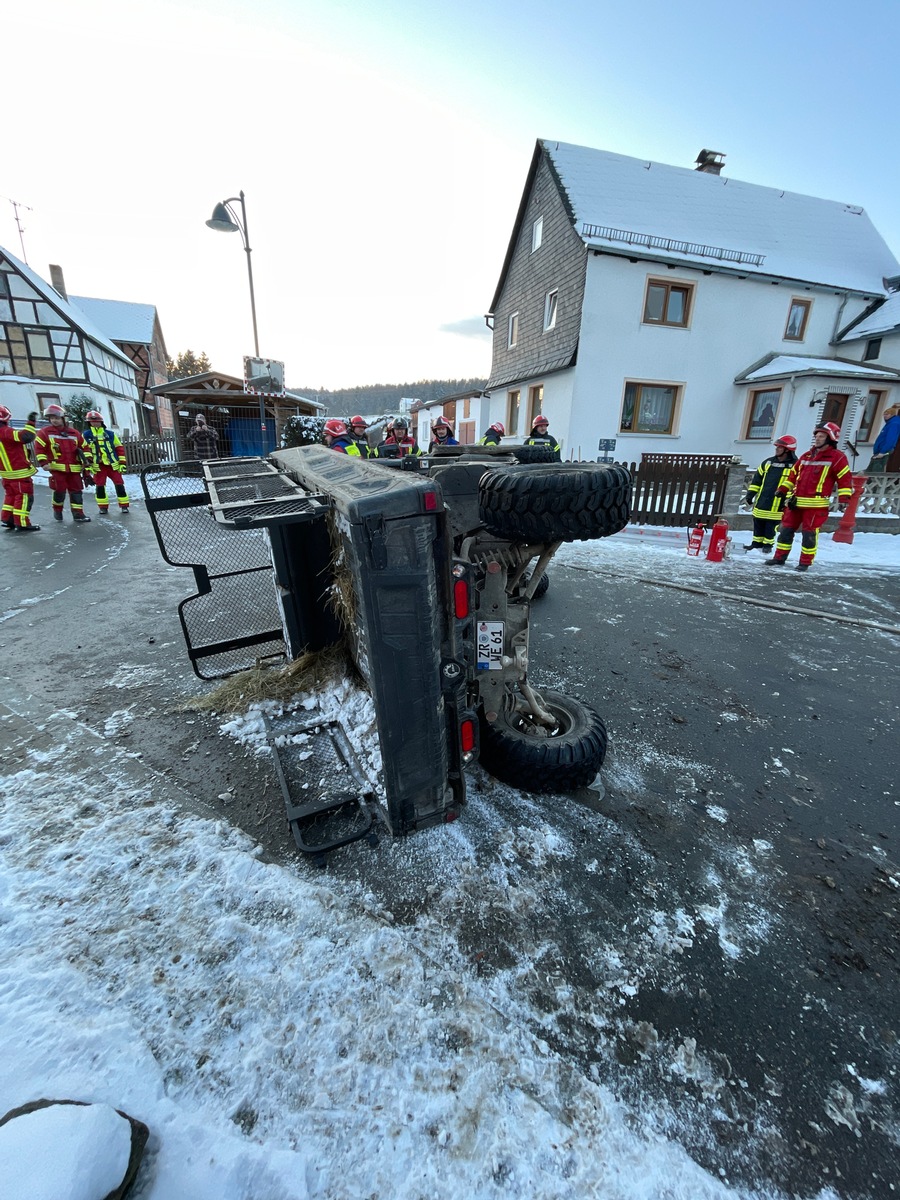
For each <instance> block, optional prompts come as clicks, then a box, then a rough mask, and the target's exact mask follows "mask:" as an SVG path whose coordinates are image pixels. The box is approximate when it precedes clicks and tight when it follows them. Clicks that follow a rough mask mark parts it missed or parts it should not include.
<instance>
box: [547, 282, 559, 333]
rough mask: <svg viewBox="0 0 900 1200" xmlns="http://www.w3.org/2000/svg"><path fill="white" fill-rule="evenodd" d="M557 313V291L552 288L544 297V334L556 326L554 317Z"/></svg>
mask: <svg viewBox="0 0 900 1200" xmlns="http://www.w3.org/2000/svg"><path fill="white" fill-rule="evenodd" d="M558 311H559V289H558V288H554V290H553V291H552V292H548V293H547V295H546V296H545V297H544V332H546V331H547V330H548V329H553V327H554V326H555V325H556V315H557V313H558Z"/></svg>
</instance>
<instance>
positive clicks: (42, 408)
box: [37, 392, 60, 416]
mask: <svg viewBox="0 0 900 1200" xmlns="http://www.w3.org/2000/svg"><path fill="white" fill-rule="evenodd" d="M37 402H38V411H39V412H40V414H41V416H43V415H44V413H45V412H46V411H47V405H48V404H59V402H60V401H59V396H58V395H57V394H56V392H38V394H37Z"/></svg>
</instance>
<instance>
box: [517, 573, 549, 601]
mask: <svg viewBox="0 0 900 1200" xmlns="http://www.w3.org/2000/svg"><path fill="white" fill-rule="evenodd" d="M530 579H531V576H530V575H529V576H528V577H527V578H526V579H525V580H524V581H523V587H526V588H527V587H528V583H529V580H530ZM549 587H550V576H549V575H548V574H547V572H546V571H545V572H544V573H543V575H542V576H541V578H540V582H539V583H538V585H537V587H536V588H535V589H534V595H533V596H532V597H531V599H532V600H540V598H541V596H546V595H547V589H548V588H549Z"/></svg>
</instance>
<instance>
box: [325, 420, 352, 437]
mask: <svg viewBox="0 0 900 1200" xmlns="http://www.w3.org/2000/svg"><path fill="white" fill-rule="evenodd" d="M325 432H326V433H330V434H331V436H332V437H345V436H346V433H347V426H346V425H345V424H344V422H343V421H339V420H338V419H337V418H336V417H332V418H331V420H330V421H326V422H325Z"/></svg>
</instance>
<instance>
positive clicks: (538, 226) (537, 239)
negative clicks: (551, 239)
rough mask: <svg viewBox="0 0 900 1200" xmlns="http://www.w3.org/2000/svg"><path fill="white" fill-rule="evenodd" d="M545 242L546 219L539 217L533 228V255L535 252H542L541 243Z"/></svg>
mask: <svg viewBox="0 0 900 1200" xmlns="http://www.w3.org/2000/svg"><path fill="white" fill-rule="evenodd" d="M543 240H544V218H543V217H538V218H537V220H536V221H535V222H534V224H533V225H532V226H531V253H532V254H534V252H535V250H540V248H541V242H542V241H543Z"/></svg>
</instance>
